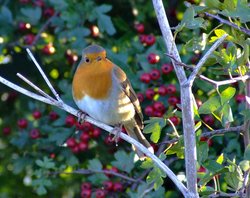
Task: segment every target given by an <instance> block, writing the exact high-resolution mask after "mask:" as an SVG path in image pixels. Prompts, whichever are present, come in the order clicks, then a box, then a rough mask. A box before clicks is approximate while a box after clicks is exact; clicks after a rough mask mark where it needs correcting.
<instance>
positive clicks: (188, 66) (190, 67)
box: [165, 53, 194, 71]
mask: <svg viewBox="0 0 250 198" xmlns="http://www.w3.org/2000/svg"><path fill="white" fill-rule="evenodd" d="M165 54H166V55H167V56H168V57H169V58H171V59H173V60H174V61H175V62H176V64H177V65H179V66H183V67H185V68H187V69H189V70H192V71H193V69H194V67H193V66H190V65H186V64H185V63H182V62H179V61H178V60H176V58H175V57H174V56H173V55H171V54H168V53H165Z"/></svg>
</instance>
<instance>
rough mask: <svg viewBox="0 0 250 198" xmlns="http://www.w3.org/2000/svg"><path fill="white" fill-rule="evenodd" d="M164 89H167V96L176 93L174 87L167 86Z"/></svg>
mask: <svg viewBox="0 0 250 198" xmlns="http://www.w3.org/2000/svg"><path fill="white" fill-rule="evenodd" d="M166 89H167V93H168V94H175V93H176V87H175V86H174V85H172V84H170V85H168V86H167V87H166Z"/></svg>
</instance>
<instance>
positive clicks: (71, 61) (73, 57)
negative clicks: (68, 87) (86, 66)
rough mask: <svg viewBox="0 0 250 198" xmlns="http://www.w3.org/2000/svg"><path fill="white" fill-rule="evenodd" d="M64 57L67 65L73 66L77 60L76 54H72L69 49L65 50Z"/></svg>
mask: <svg viewBox="0 0 250 198" xmlns="http://www.w3.org/2000/svg"><path fill="white" fill-rule="evenodd" d="M65 57H66V59H67V61H68V63H69V65H73V64H74V63H76V61H77V60H78V56H77V54H76V53H74V52H72V51H71V50H70V49H67V50H66V52H65Z"/></svg>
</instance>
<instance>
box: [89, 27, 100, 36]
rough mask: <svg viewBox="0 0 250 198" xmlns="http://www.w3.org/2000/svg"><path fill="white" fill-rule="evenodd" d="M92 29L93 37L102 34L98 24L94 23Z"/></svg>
mask: <svg viewBox="0 0 250 198" xmlns="http://www.w3.org/2000/svg"><path fill="white" fill-rule="evenodd" d="M90 31H91V35H92V36H93V37H98V36H99V35H100V30H99V28H98V27H97V26H96V25H92V26H91V27H90Z"/></svg>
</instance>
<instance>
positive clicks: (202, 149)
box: [197, 142, 209, 164]
mask: <svg viewBox="0 0 250 198" xmlns="http://www.w3.org/2000/svg"><path fill="white" fill-rule="evenodd" d="M208 150H209V149H208V144H207V142H200V143H199V144H198V146H197V161H198V162H199V164H202V162H204V161H205V160H206V159H207V157H208Z"/></svg>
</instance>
